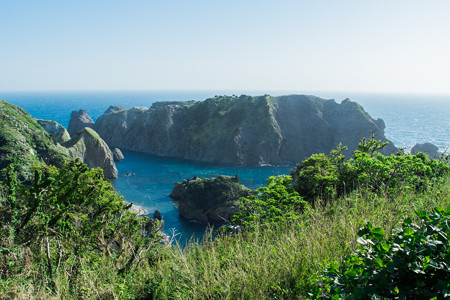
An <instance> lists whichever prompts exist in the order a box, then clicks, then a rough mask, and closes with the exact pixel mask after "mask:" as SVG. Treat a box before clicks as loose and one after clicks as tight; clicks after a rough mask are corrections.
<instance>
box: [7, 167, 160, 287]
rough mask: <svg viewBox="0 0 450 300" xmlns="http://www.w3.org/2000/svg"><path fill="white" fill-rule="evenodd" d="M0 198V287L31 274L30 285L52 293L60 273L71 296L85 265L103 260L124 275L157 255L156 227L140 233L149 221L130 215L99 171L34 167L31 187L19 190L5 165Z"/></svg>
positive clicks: (13, 176) (12, 174)
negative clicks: (34, 273) (38, 283)
mask: <svg viewBox="0 0 450 300" xmlns="http://www.w3.org/2000/svg"><path fill="white" fill-rule="evenodd" d="M2 191H3V193H4V194H5V195H6V197H2V198H1V199H0V232H1V233H2V236H4V237H5V238H3V239H2V240H0V251H1V253H2V259H0V281H2V280H3V281H9V280H13V279H14V278H17V276H21V273H23V272H24V271H26V270H28V271H27V272H30V271H31V269H32V268H37V270H33V271H37V272H38V274H39V276H37V278H35V279H34V280H38V281H43V282H45V285H46V286H48V288H49V289H50V290H52V291H53V292H56V289H55V280H54V278H55V276H56V275H57V274H59V273H60V272H64V273H65V274H66V276H68V278H69V282H68V286H69V289H72V290H74V291H75V290H77V286H78V284H79V281H78V277H80V276H81V275H82V274H81V269H80V268H81V262H82V261H83V260H86V259H88V260H90V261H92V262H96V261H102V260H103V259H104V258H105V257H109V258H110V260H111V261H112V262H113V264H114V265H115V268H116V273H118V274H125V273H127V272H129V271H130V270H132V269H133V267H134V266H135V265H136V264H140V263H142V262H143V261H146V262H147V263H149V262H150V261H151V260H153V257H154V255H155V254H156V252H157V251H158V249H159V248H160V247H159V246H158V245H159V242H160V240H161V236H160V233H159V231H160V230H161V224H159V223H158V222H155V223H154V224H153V226H151V227H150V228H146V226H145V225H146V223H147V221H148V219H147V218H138V217H136V215H135V214H132V213H130V212H129V211H128V207H129V206H126V205H124V202H123V198H122V197H119V196H118V194H117V193H116V192H115V191H114V189H113V188H112V186H111V184H110V183H109V182H107V181H105V180H104V179H103V172H102V170H101V169H92V170H89V168H88V167H87V166H86V165H85V164H83V163H82V162H81V161H80V160H76V161H72V162H69V163H67V164H65V165H64V166H63V168H61V169H57V168H56V167H54V166H47V165H45V164H43V165H38V166H35V176H34V181H33V184H32V185H23V184H18V183H17V180H16V174H15V172H14V166H13V165H10V166H9V168H8V171H7V177H6V179H5V181H4V182H3V183H2ZM147 230H150V231H151V232H148V233H146V231H147ZM149 235H151V236H152V237H151V238H150V237H148V236H149ZM27 262H29V263H30V264H31V265H27ZM30 268H31V269H30ZM0 292H1V286H0Z"/></svg>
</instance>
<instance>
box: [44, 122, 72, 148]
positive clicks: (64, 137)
mask: <svg viewBox="0 0 450 300" xmlns="http://www.w3.org/2000/svg"><path fill="white" fill-rule="evenodd" d="M36 121H37V122H38V124H39V125H41V126H42V128H44V130H45V131H47V132H48V133H50V135H51V136H53V138H54V139H55V140H56V141H57V142H58V143H64V142H67V141H68V140H70V135H69V132H67V130H66V129H65V128H64V126H62V125H61V124H59V123H58V122H56V121H49V120H39V119H38V120H36Z"/></svg>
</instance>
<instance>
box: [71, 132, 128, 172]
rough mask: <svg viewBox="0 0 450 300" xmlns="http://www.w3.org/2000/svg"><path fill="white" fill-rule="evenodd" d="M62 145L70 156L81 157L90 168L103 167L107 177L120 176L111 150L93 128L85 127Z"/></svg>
mask: <svg viewBox="0 0 450 300" xmlns="http://www.w3.org/2000/svg"><path fill="white" fill-rule="evenodd" d="M62 145H63V146H64V147H66V148H67V149H68V151H69V154H70V156H72V157H73V158H80V159H81V160H82V161H83V162H84V163H85V164H86V165H88V166H89V167H90V168H98V167H100V168H102V169H103V174H104V175H105V177H107V178H110V179H114V178H117V177H118V175H119V172H118V171H117V169H116V165H115V164H114V159H113V155H112V153H111V150H110V149H109V147H108V145H107V144H106V143H105V141H103V140H102V139H101V138H100V136H99V135H98V134H97V133H96V132H95V131H94V130H93V129H91V128H84V130H83V131H80V132H79V133H77V134H76V135H75V136H74V137H72V139H70V140H69V141H67V142H65V143H63V144H62Z"/></svg>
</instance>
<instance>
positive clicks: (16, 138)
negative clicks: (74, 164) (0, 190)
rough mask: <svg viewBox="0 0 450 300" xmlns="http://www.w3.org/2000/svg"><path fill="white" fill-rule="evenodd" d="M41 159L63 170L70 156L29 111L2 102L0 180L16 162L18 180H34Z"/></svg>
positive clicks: (0, 103) (0, 116) (0, 102)
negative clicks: (36, 165) (62, 167)
mask: <svg viewBox="0 0 450 300" xmlns="http://www.w3.org/2000/svg"><path fill="white" fill-rule="evenodd" d="M41 160H43V161H44V162H45V163H47V164H52V165H56V166H58V167H61V166H62V165H63V164H64V162H66V161H68V160H70V157H69V156H68V154H67V151H66V150H65V149H64V148H63V147H61V146H60V145H59V144H58V143H56V142H55V140H54V139H53V138H52V137H51V136H50V135H49V134H48V133H47V132H46V131H45V130H44V129H43V128H42V126H41V125H39V124H38V123H37V121H36V120H35V119H34V118H33V117H32V116H30V115H29V114H28V113H27V112H26V111H24V110H23V109H21V108H20V107H17V106H15V105H12V104H10V103H7V102H5V101H2V100H0V180H1V179H3V178H4V177H5V170H6V168H7V167H8V166H9V165H10V164H11V163H13V161H15V162H16V164H15V172H16V173H17V177H18V179H19V180H20V181H24V180H26V181H31V180H32V178H33V168H32V165H33V164H37V163H40V161H41Z"/></svg>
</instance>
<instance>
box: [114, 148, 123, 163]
mask: <svg viewBox="0 0 450 300" xmlns="http://www.w3.org/2000/svg"><path fill="white" fill-rule="evenodd" d="M111 152H112V155H113V159H114V161H115V162H119V161H122V160H124V157H123V154H122V151H120V149H119V148H112V149H111Z"/></svg>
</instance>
